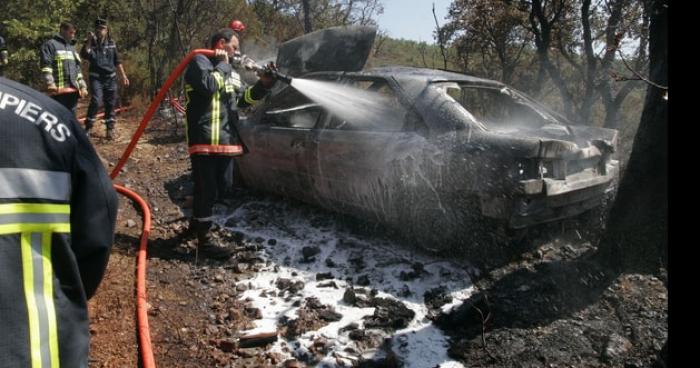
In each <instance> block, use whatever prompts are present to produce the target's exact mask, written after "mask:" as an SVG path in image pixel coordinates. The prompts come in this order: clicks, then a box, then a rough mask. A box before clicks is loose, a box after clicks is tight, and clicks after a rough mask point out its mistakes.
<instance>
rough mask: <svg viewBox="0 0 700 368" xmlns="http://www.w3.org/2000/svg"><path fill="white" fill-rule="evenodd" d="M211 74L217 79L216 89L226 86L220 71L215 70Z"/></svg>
mask: <svg viewBox="0 0 700 368" xmlns="http://www.w3.org/2000/svg"><path fill="white" fill-rule="evenodd" d="M211 76H212V77H214V80H215V81H216V89H221V88H223V87H224V77H223V76H222V75H221V73H220V72H219V71H213V72H212V73H211Z"/></svg>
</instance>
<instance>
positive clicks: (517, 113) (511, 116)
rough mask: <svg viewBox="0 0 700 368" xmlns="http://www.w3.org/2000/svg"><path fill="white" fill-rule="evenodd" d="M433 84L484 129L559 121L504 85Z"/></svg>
mask: <svg viewBox="0 0 700 368" xmlns="http://www.w3.org/2000/svg"><path fill="white" fill-rule="evenodd" d="M433 88H437V89H438V90H439V91H441V92H442V93H444V94H445V95H446V96H447V97H448V98H450V99H452V100H454V101H456V102H457V103H459V105H460V106H462V107H463V108H464V109H465V110H466V111H467V112H468V115H469V116H470V117H471V118H472V119H473V120H474V122H475V123H477V124H479V125H480V126H481V127H483V128H485V129H487V130H496V131H508V130H511V129H522V128H540V127H542V126H544V125H547V124H558V123H559V122H558V120H557V119H556V118H555V117H554V116H553V115H552V114H550V113H549V112H548V111H546V110H544V109H543V108H542V107H541V106H538V105H536V104H535V103H533V102H531V101H529V100H528V99H527V98H526V97H525V96H523V95H521V94H520V93H518V92H516V91H513V90H512V89H510V88H507V87H491V86H475V85H469V84H460V83H455V82H441V83H435V84H433Z"/></svg>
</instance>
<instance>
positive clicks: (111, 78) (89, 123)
mask: <svg viewBox="0 0 700 368" xmlns="http://www.w3.org/2000/svg"><path fill="white" fill-rule="evenodd" d="M80 56H81V57H82V58H83V59H86V60H87V61H89V62H90V69H89V75H90V96H91V97H90V105H89V106H88V111H87V118H85V130H86V131H88V132H89V131H90V129H92V127H93V126H94V125H95V116H96V115H97V110H98V109H99V108H100V104H101V103H102V102H103V100H104V108H105V120H104V121H105V126H106V127H107V134H106V138H107V139H108V140H112V139H114V123H115V117H114V115H115V114H114V105H115V103H116V101H117V71H119V77H120V78H121V82H122V85H123V86H124V87H128V86H129V78H127V77H126V72H124V66H123V65H122V63H121V61H120V60H119V54H118V53H117V45H116V44H115V43H114V40H112V37H111V36H110V35H109V31H108V29H107V21H106V20H104V19H101V18H97V20H95V33H92V32H90V34H89V35H88V37H87V38H86V39H85V43H84V44H83V47H82V48H81V49H80Z"/></svg>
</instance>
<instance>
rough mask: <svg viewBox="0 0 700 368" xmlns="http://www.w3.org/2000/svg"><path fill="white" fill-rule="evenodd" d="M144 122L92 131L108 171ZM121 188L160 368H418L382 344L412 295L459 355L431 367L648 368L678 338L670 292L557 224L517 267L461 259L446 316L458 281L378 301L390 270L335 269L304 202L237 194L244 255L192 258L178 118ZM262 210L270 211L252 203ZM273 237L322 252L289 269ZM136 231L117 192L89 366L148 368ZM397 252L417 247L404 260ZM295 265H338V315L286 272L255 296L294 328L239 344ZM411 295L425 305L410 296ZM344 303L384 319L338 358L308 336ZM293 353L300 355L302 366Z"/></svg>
mask: <svg viewBox="0 0 700 368" xmlns="http://www.w3.org/2000/svg"><path fill="white" fill-rule="evenodd" d="M139 120H140V115H138V114H137V112H134V111H129V112H126V113H124V114H122V115H120V120H119V122H118V126H117V132H118V138H117V140H116V141H113V142H108V141H105V140H103V139H102V138H101V137H102V136H103V135H104V132H103V127H102V126H97V129H96V130H97V131H96V132H95V133H94V135H95V136H94V137H92V141H93V143H94V145H95V147H96V149H97V151H98V152H99V153H100V155H101V156H102V157H103V159H104V162H105V164H106V165H108V166H109V167H107V169H108V171H110V170H111V168H112V167H113V165H114V164H115V163H116V162H117V160H118V157H119V156H120V155H121V153H122V152H123V150H124V148H125V147H126V145H127V144H128V142H129V139H130V138H131V133H132V132H133V131H134V130H135V129H136V126H137V124H138V121H139ZM116 182H118V183H122V184H124V185H126V186H127V187H129V188H131V189H133V190H135V191H136V192H137V193H139V194H140V195H141V196H142V197H143V198H144V199H146V201H147V202H148V203H149V204H150V206H151V210H152V212H153V216H154V219H153V230H152V232H151V236H150V241H149V259H148V286H147V292H148V301H149V304H150V309H149V321H150V326H151V339H152V342H153V348H154V353H155V359H156V362H157V364H158V366H161V367H295V366H298V367H303V366H329V367H330V366H333V364H331V363H329V360H328V359H326V360H323V357H324V356H332V357H335V362H336V364H337V365H338V366H361V367H398V366H402V365H403V366H408V367H421V362H420V361H418V362H416V361H409V360H406V359H402V358H401V355H402V353H401V351H403V350H406V346H405V344H404V343H403V342H402V341H404V340H402V337H406V336H398V337H397V338H395V339H394V340H393V341H392V340H391V339H387V338H388V337H391V336H392V334H394V333H395V332H396V331H397V330H400V329H402V328H405V327H407V326H409V322H410V321H413V322H410V323H415V322H416V320H418V319H419V318H414V315H415V313H414V312H413V310H410V309H409V308H407V307H406V305H409V306H412V305H414V304H411V303H410V302H409V301H411V300H413V301H415V300H419V301H421V303H422V301H423V300H424V299H425V304H424V305H423V307H424V309H425V310H426V311H427V313H423V314H421V316H424V317H423V318H420V319H421V320H423V321H425V323H427V324H430V322H431V321H432V323H433V324H434V325H435V326H438V328H440V329H442V331H444V334H445V335H447V336H449V338H448V341H449V344H448V345H449V346H447V347H445V348H444V350H445V351H446V352H447V354H448V356H449V358H450V359H452V360H455V361H453V362H451V363H445V364H439V363H438V364H437V365H436V364H434V361H433V363H431V365H430V366H426V367H432V366H441V367H443V368H445V367H459V366H460V365H459V364H458V363H457V362H461V364H462V366H465V367H649V366H653V364H654V362H655V360H656V356H657V354H658V352H659V351H660V350H661V348H662V346H663V344H664V342H665V340H666V337H667V328H668V323H667V310H668V309H667V291H666V287H665V285H664V282H663V280H661V279H659V278H658V277H657V276H653V275H639V274H613V273H610V272H609V271H607V270H606V269H604V268H602V267H601V266H599V264H598V263H597V262H596V260H595V256H594V255H595V248H594V247H593V246H591V245H590V243H588V242H586V241H585V240H583V239H580V236H579V235H580V233H581V232H579V231H578V229H575V228H569V229H566V228H564V229H561V228H559V227H553V228H550V229H548V231H547V232H544V233H546V234H548V235H543V234H540V235H538V236H533V237H532V238H529V239H528V240H527V241H528V242H529V243H528V244H527V246H526V247H524V248H518V249H517V251H518V252H519V253H520V254H519V256H518V257H516V259H515V260H514V261H513V262H510V263H508V264H505V265H502V266H500V267H499V268H497V269H493V270H482V271H481V273H478V272H475V271H473V270H472V269H470V266H469V264H468V263H466V262H464V263H458V265H459V264H461V265H462V266H459V267H462V269H463V270H464V272H465V273H468V274H469V275H471V276H472V282H473V289H468V290H469V292H468V293H467V294H468V295H467V296H466V297H464V298H463V300H461V301H462V303H453V304H454V307H453V308H452V309H451V310H450V309H445V308H441V307H442V306H443V305H444V304H446V303H450V301H451V300H452V299H451V298H452V297H451V296H449V295H448V294H449V292H453V291H455V290H451V289H450V287H447V290H445V285H447V284H445V285H441V284H440V280H441V278H443V277H445V278H447V277H448V276H447V275H448V274H449V273H444V274H443V273H439V275H438V274H434V275H433V276H435V277H434V278H430V277H429V276H427V275H428V274H429V273H430V271H431V268H430V267H429V263H425V266H424V265H423V264H422V263H417V262H412V263H409V264H408V266H407V267H406V268H405V271H401V273H400V274H397V278H398V279H400V280H401V281H402V282H403V281H405V284H404V286H403V287H402V289H401V290H399V291H396V292H394V293H392V292H391V291H390V290H389V289H381V290H379V292H381V295H377V293H378V291H377V290H376V289H375V286H377V285H379V284H377V283H376V280H375V278H376V277H375V275H378V274H379V269H378V268H377V267H383V266H379V265H378V264H376V265H375V264H373V263H371V262H370V260H366V259H365V260H363V259H362V258H361V257H359V258H358V257H357V256H349V257H348V259H335V260H334V259H333V257H332V255H333V254H335V253H331V256H328V253H327V252H325V251H324V250H323V244H324V242H328V240H323V241H321V242H320V243H318V245H314V244H316V243H313V239H312V238H309V237H307V236H306V235H305V234H306V233H307V230H305V229H303V228H302V229H299V228H294V227H292V226H290V225H289V224H286V223H284V217H285V216H287V215H285V214H286V213H287V212H284V211H285V209H286V208H292V209H293V212H291V213H293V214H294V216H296V217H301V218H305V219H308V223H309V224H310V225H309V226H310V227H311V228H314V229H322V230H323V229H325V228H326V227H328V226H330V225H329V223H333V222H338V221H340V222H342V221H343V219H341V220H338V217H337V216H335V215H332V214H329V213H327V212H323V211H320V210H317V209H313V208H309V207H307V206H305V205H302V204H298V203H294V202H285V201H283V200H281V199H276V198H273V199H269V198H267V197H265V199H261V197H260V196H259V195H257V194H254V193H248V192H242V194H241V200H240V201H239V203H235V204H232V205H231V206H229V209H228V210H225V211H228V212H227V213H228V214H229V215H231V213H233V208H235V207H237V206H242V205H243V204H244V203H252V205H250V207H249V209H251V211H252V209H255V206H254V205H256V206H258V207H259V208H258V210H259V211H260V212H257V213H255V212H250V211H249V212H246V214H245V215H240V214H239V215H236V216H237V217H236V216H230V217H229V218H230V221H231V224H230V225H232V228H235V229H237V230H235V231H230V232H224V233H223V234H224V235H222V236H225V237H227V241H228V243H229V244H230V246H232V247H235V249H236V250H237V252H236V256H235V257H234V258H233V259H232V260H229V261H226V262H217V261H209V260H206V259H202V258H199V257H197V255H196V252H195V251H194V249H195V248H194V244H193V243H192V242H191V241H188V240H187V239H184V238H182V237H180V236H179V235H178V234H179V233H180V232H181V230H182V229H184V228H185V227H186V226H187V222H186V219H185V215H186V213H187V210H186V209H184V208H183V207H186V204H187V203H186V202H187V200H188V198H187V195H188V194H189V193H190V191H191V183H190V182H189V159H188V156H187V153H186V147H185V144H184V131H183V128H182V126H181V125H180V127H179V128H178V127H177V124H175V123H174V122H172V121H169V120H165V119H159V118H157V119H155V120H154V121H153V122H152V123H151V124H150V126H149V128H148V129H147V130H146V133H145V134H144V136H143V137H142V139H141V142H140V144H139V145H138V146H137V149H136V150H135V152H134V154H133V155H132V157H131V159H130V160H129V162H128V164H127V165H126V167H125V170H124V172H123V173H122V174H121V176H120V177H119V178H118V179H117V180H116ZM265 201H268V202H265ZM270 201H271V202H270ZM258 202H261V203H263V205H257V203H258ZM265 203H268V204H265ZM269 203H272V204H269ZM268 213H269V216H268V215H267V214H268ZM261 214H262V215H261ZM241 216H243V217H241ZM227 225H229V224H228V223H227ZM234 225H235V226H234ZM268 227H275V228H278V229H281V232H282V233H287V234H288V235H289V237H290V238H299V239H304V241H305V242H310V244H312V246H305V247H304V248H303V249H301V251H300V252H299V254H298V255H297V257H296V258H299V259H298V260H296V259H292V260H290V259H289V258H290V257H289V256H286V257H278V258H275V256H274V254H275V253H279V248H280V246H282V247H287V245H281V243H283V240H282V238H283V237H279V238H280V240H279V242H278V239H277V238H275V237H272V236H262V237H261V236H256V235H254V234H257V232H256V231H258V230H259V229H265V228H268ZM140 231H141V218H140V214H139V212H138V211H137V210H136V209H135V207H134V206H133V205H132V204H131V203H130V202H129V201H128V200H127V199H125V198H124V197H120V206H119V216H118V220H117V234H116V236H115V243H114V249H113V251H112V256H111V258H110V261H109V265H108V269H107V273H106V276H105V279H104V281H103V283H102V284H101V286H100V288H99V290H98V292H97V294H96V295H95V297H94V298H93V299H92V300H91V301H90V303H89V308H90V319H91V335H92V340H91V356H90V367H95V368H96V367H135V366H138V360H139V356H138V347H137V332H136V323H135V306H134V304H135V266H136V247H137V246H138V238H139V236H140ZM323 231H325V230H323ZM344 231H346V233H344V234H350V235H349V236H355V235H356V236H357V237H361V236H364V233H366V232H370V233H372V236H373V237H375V238H376V237H378V238H376V239H385V238H387V237H389V238H390V236H389V235H385V234H379V235H377V234H376V232H377V231H380V232H381V230H377V228H376V227H372V230H367V229H366V227H363V226H357V224H351V226H347V227H346V228H345V230H344ZM375 238H372V237H370V239H375ZM382 241H383V240H382ZM338 243H339V244H341V245H339V247H340V246H342V247H345V248H348V249H352V247H353V246H354V245H353V244H352V241H349V240H348V241H345V240H343V239H340V240H339V241H338ZM383 246H385V245H383ZM400 251H401V252H412V251H413V250H411V249H402V250H397V252H400ZM416 252H418V251H416ZM360 253H362V252H360ZM419 253H420V252H419ZM353 254H354V253H353ZM321 256H323V257H321ZM353 257H354V258H353ZM316 258H318V260H315V259H316ZM329 259H330V261H329ZM345 261H347V263H348V267H350V266H352V267H354V268H349V269H350V270H351V272H350V273H349V274H348V271H347V270H346V271H345V272H346V274H345V275H342V274H341V273H340V272H339V271H336V267H337V265H335V264H334V263H342V262H345ZM314 262H317V263H319V264H320V263H323V267H322V268H314V267H312V266H313V265H314V264H315V263H314ZM434 262H440V261H434ZM289 265H291V266H295V265H296V266H298V267H299V270H300V271H299V272H300V273H301V270H302V269H303V267H307V268H306V269H309V267H311V270H314V269H322V270H324V271H328V270H330V271H332V272H327V273H325V272H324V273H317V274H316V276H315V279H316V280H317V281H318V282H319V284H314V285H315V287H317V288H319V290H334V289H339V290H340V291H342V290H345V292H344V294H343V297H342V300H340V299H339V300H338V301H337V303H335V304H334V305H329V304H328V303H324V302H321V301H319V300H318V299H314V298H313V297H312V298H309V297H307V296H305V294H304V295H302V294H303V292H304V289H310V288H312V286H311V285H310V283H309V282H308V281H306V285H305V283H304V282H302V281H298V280H295V279H293V276H296V273H297V272H291V273H290V274H289V275H291V276H289V278H287V276H285V277H282V276H279V277H275V278H274V279H275V280H276V281H275V283H274V285H271V287H270V289H260V290H261V291H260V292H259V294H260V295H261V297H262V296H267V295H266V294H273V295H274V296H275V297H277V298H278V299H275V300H280V301H281V300H283V299H279V298H285V300H287V301H289V303H291V304H290V305H294V306H295V307H298V310H297V311H296V317H297V318H289V317H288V316H287V317H280V318H279V320H278V330H277V333H272V334H269V333H265V332H263V333H261V334H258V335H254V336H253V338H249V337H242V334H243V331H245V330H250V329H252V328H254V327H256V325H255V321H259V320H261V319H264V318H267V317H265V316H266V313H268V312H267V311H265V310H261V308H260V305H259V304H255V303H254V300H253V299H255V298H251V297H250V295H251V294H250V292H251V291H255V292H256V293H257V289H256V286H255V283H254V282H253V281H254V277H255V276H256V275H257V274H260V273H265V272H267V273H275V272H278V271H279V268H280V267H285V266H289ZM300 265H303V266H300ZM308 265H311V266H308ZM367 265H370V266H367ZM352 270H354V271H356V273H355V274H353V272H352ZM441 272H442V271H441ZM453 273H454V272H453ZM280 275H281V274H280ZM285 275H286V274H285ZM382 275H383V274H382ZM383 277H384V276H382V278H383ZM462 279H466V277H462ZM416 280H418V281H420V280H424V281H426V282H428V280H432V281H430V282H429V285H423V286H424V287H426V288H429V289H430V291H426V292H425V294H422V293H420V292H419V291H418V290H419V289H416V288H417V286H415V285H416V284H412V283H411V282H415V281H416ZM433 283H434V284H435V285H432V284H433ZM450 285H451V284H450ZM363 287H367V288H366V289H367V290H365V289H363ZM441 287H442V288H441ZM321 288H323V289H321ZM270 290H272V291H270ZM420 290H422V289H420ZM387 293H388V294H389V296H387ZM410 294H419V295H418V296H416V298H414V299H411V298H410V297H406V298H404V296H406V295H410ZM455 295H456V294H455ZM465 295H466V294H465ZM295 298H296V299H295ZM396 300H400V301H398V302H397V301H396ZM272 303H273V304H274V303H276V302H272ZM347 306H354V307H370V308H374V310H373V311H372V310H368V312H367V313H366V314H367V315H366V316H365V317H364V319H363V320H362V323H361V324H360V325H358V324H357V323H351V324H349V325H347V326H343V327H342V328H340V329H336V330H339V332H338V333H339V334H342V335H343V336H348V339H347V341H349V342H350V344H353V343H354V344H355V345H352V346H354V348H349V347H346V348H345V349H344V350H343V351H342V352H341V351H338V352H337V353H336V352H331V351H332V350H333V342H332V341H330V340H331V339H330V338H328V336H325V335H324V334H318V336H316V335H313V331H316V330H318V329H321V328H326V329H327V328H329V327H333V326H335V324H337V323H342V321H339V320H340V318H342V317H343V314H344V313H346V312H345V311H346V310H348V309H347V308H346V307H347ZM263 309H264V308H263ZM414 309H415V308H414ZM416 310H417V309H416ZM264 315H265V316H264ZM343 321H344V320H343ZM409 327H410V326H409ZM425 330H427V329H424V330H420V331H417V332H418V334H421V333H423V332H425ZM309 331H311V333H312V335H313V336H312V337H310V339H311V340H313V341H312V343H311V345H310V348H309V349H307V350H305V351H304V353H303V354H300V353H299V351H298V349H297V348H296V347H295V346H297V345H298V344H296V343H295V342H294V341H295V340H294V339H295V338H296V337H298V336H299V335H301V334H304V333H306V334H307V335H308V334H309ZM412 333H413V334H415V333H416V331H414V332H412ZM395 337H396V336H395ZM336 345H337V343H336ZM348 346H350V345H348ZM368 347H369V348H372V349H374V350H371V349H370V350H369V351H375V352H379V351H382V350H383V351H384V353H382V354H380V353H375V354H373V355H374V357H371V356H370V357H369V358H367V354H362V352H361V351H360V352H358V351H357V350H363V349H365V348H368ZM329 352H330V353H329ZM394 352H397V353H396V354H394ZM353 354H354V355H355V357H354V358H353ZM293 357H295V358H297V359H298V360H297V361H293V360H292V359H293ZM358 357H359V358H358ZM345 358H347V359H345ZM450 359H446V360H450ZM402 360H403V361H402ZM438 361H439V360H438ZM320 362H322V363H320ZM343 364H345V365H343Z"/></svg>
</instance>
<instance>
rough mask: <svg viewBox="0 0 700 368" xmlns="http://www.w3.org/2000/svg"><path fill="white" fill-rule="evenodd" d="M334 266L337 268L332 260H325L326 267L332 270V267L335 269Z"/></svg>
mask: <svg viewBox="0 0 700 368" xmlns="http://www.w3.org/2000/svg"><path fill="white" fill-rule="evenodd" d="M336 266H337V265H336V264H335V261H333V259H331V258H326V267H329V268H334V267H336Z"/></svg>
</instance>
